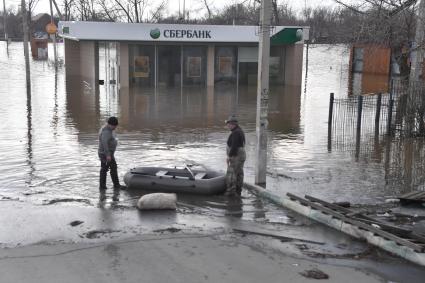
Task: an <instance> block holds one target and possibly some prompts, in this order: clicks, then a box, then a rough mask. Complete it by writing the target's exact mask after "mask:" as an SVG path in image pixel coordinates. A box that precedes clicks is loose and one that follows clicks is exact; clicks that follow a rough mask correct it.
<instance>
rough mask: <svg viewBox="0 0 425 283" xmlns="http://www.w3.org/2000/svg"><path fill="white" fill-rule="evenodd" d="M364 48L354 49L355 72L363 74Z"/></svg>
mask: <svg viewBox="0 0 425 283" xmlns="http://www.w3.org/2000/svg"><path fill="white" fill-rule="evenodd" d="M363 54H364V50H363V48H358V47H354V55H353V72H359V73H361V72H363Z"/></svg>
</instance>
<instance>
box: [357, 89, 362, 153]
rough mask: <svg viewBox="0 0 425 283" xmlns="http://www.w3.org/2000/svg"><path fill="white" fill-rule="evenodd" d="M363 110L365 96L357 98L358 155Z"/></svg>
mask: <svg viewBox="0 0 425 283" xmlns="http://www.w3.org/2000/svg"><path fill="white" fill-rule="evenodd" d="M362 112H363V96H361V95H359V96H358V98H357V131H356V157H359V152H360V135H361V132H362Z"/></svg>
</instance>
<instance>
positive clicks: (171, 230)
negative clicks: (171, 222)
mask: <svg viewBox="0 0 425 283" xmlns="http://www.w3.org/2000/svg"><path fill="white" fill-rule="evenodd" d="M181 230H182V229H179V228H174V227H169V228H165V229H158V230H153V231H154V232H155V233H164V232H170V233H176V232H179V231H181Z"/></svg>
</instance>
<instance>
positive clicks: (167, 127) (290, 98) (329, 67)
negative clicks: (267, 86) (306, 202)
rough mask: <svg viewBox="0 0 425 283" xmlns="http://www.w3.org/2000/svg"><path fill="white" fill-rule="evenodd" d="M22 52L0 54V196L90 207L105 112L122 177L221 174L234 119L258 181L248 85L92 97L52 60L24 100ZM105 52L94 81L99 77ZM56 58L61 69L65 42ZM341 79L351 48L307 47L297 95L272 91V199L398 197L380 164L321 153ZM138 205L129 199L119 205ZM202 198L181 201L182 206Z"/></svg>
mask: <svg viewBox="0 0 425 283" xmlns="http://www.w3.org/2000/svg"><path fill="white" fill-rule="evenodd" d="M22 49H23V48H22V44H21V43H12V44H11V45H10V46H9V54H7V52H6V48H5V46H4V43H1V46H0V78H1V84H0V96H1V102H0V117H1V119H2V123H1V126H0V127H1V134H2V137H1V138H0V148H1V151H2V153H1V155H0V170H1V174H0V198H3V199H19V200H20V201H24V202H31V203H34V204H41V205H42V204H46V203H48V202H49V201H51V200H56V199H66V198H74V199H82V200H88V202H89V204H93V205H94V204H95V203H96V199H97V186H98V170H99V164H98V163H99V162H98V160H97V131H98V129H99V127H101V126H102V124H103V123H104V121H105V119H106V118H107V117H108V116H110V115H116V116H118V117H119V119H120V126H119V128H118V130H117V133H118V137H119V148H118V152H117V156H116V158H117V161H118V164H119V173H120V176H121V177H122V176H123V175H124V173H125V172H126V171H127V170H128V169H130V168H132V167H134V166H143V165H146V166H150V165H155V166H183V165H184V164H194V165H195V166H200V167H204V168H211V169H215V170H221V171H223V172H224V170H225V141H226V138H227V136H228V131H227V130H226V128H225V127H224V123H223V121H224V120H225V119H226V118H227V116H228V115H229V114H231V113H236V114H237V115H238V116H239V119H240V122H241V126H242V128H243V129H244V130H245V131H246V135H247V156H248V157H247V162H246V166H245V170H246V171H245V176H246V180H247V181H253V180H254V152H255V103H256V87H255V85H254V86H253V85H248V86H239V87H238V88H236V87H235V86H229V85H218V86H216V87H215V89H205V88H197V87H191V88H183V89H166V88H159V89H157V90H154V89H151V90H146V89H134V88H133V89H122V90H120V91H119V92H117V91H116V89H115V88H113V87H109V86H100V88H99V92H98V93H96V91H95V89H93V86H92V85H90V84H89V83H87V82H85V81H82V80H81V79H79V78H69V77H66V76H65V68H64V66H63V64H60V66H59V68H57V69H56V70H55V68H54V66H53V64H52V63H51V61H31V86H32V90H31V95H30V96H29V95H27V93H26V91H25V83H24V80H25V69H24V59H23V56H22V54H23V51H22ZM50 54H53V52H52V50H50ZM103 54H104V52H100V61H101V64H100V65H101V69H100V79H104V78H105V77H104V73H105V72H104V68H103V67H102V66H104V63H102V62H104V61H103V60H104V58H103ZM59 57H60V61H61V62H62V63H63V45H61V44H60V45H59ZM347 70H348V51H347V48H346V47H344V46H334V47H329V46H325V47H323V46H315V47H314V46H313V47H311V48H310V50H309V64H308V72H307V76H306V74H305V68H304V73H303V77H304V78H305V77H306V81H303V84H302V86H299V87H291V86H287V87H273V88H272V89H271V98H270V109H269V111H270V115H269V145H268V146H269V149H268V150H269V151H268V153H269V155H268V172H269V175H268V179H267V182H268V188H269V189H270V190H273V191H274V192H276V193H278V194H282V195H283V194H285V193H286V192H288V191H290V192H293V193H297V194H305V193H309V194H312V195H315V196H318V197H325V198H327V199H330V200H349V201H354V202H357V203H370V202H377V201H380V200H382V199H383V198H384V197H387V196H391V195H393V194H394V193H395V192H399V191H401V190H402V189H403V184H402V183H400V184H398V183H397V182H393V183H391V184H389V183H388V178H387V175H388V174H387V173H388V172H387V171H386V169H385V166H384V165H385V164H384V162H382V161H380V160H377V159H376V158H375V159H374V158H363V159H360V160H359V159H356V158H354V156H353V154H352V153H351V151H350V150H335V151H328V149H327V112H328V98H329V93H330V92H334V93H335V94H336V96H337V97H346V96H347V87H348V81H347V79H348V74H347ZM400 146H404V145H400ZM108 181H109V180H108ZM133 197H134V196H131V195H128V194H124V195H123V196H122V200H123V202H124V203H125V202H126V201H128V202H131V201H132V198H133ZM197 201H198V200H192V199H191V198H188V199H186V204H187V205H188V207H189V206H190V204H191V203H193V202H197ZM256 201H257V200H255V199H253V198H252V197H250V196H248V194H247V195H246V199H245V200H244V202H245V204H246V205H248V206H252V209H251V210H252V211H257V212H258V211H260V212H261V209H257V208H255V204H256ZM79 203H80V204H82V205H86V204H87V203H85V202H84V201H82V202H79ZM203 207H207V208H212V209H213V210H214V209H216V208H217V211H219V213H226V212H225V205H223V202H222V201H218V202H215V201H214V200H212V201H210V200H209V199H206V200H205V202H204V203H203ZM236 207H237V206H236ZM236 210H237V209H236ZM232 213H233V212H232Z"/></svg>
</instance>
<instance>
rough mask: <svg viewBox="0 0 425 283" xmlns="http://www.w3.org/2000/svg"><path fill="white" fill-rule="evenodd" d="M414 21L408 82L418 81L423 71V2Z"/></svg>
mask: <svg viewBox="0 0 425 283" xmlns="http://www.w3.org/2000/svg"><path fill="white" fill-rule="evenodd" d="M417 17H418V18H417V21H416V34H415V44H414V46H413V48H415V50H414V51H413V52H412V65H411V67H410V81H411V82H413V81H418V80H420V75H421V73H422V70H423V69H424V63H423V61H424V58H425V56H424V53H425V0H421V3H420V4H419V7H418V13H417ZM422 76H423V77H422V79H423V80H425V77H424V76H425V74H422Z"/></svg>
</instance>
